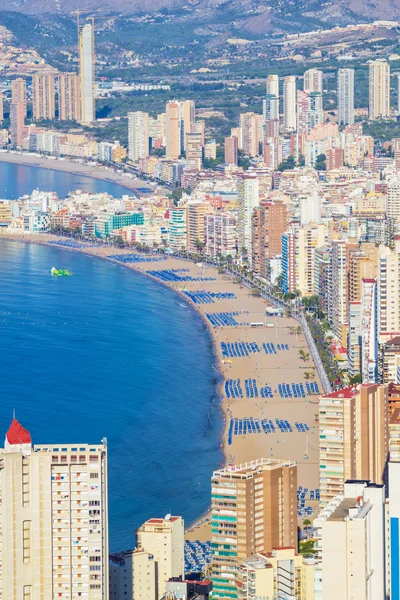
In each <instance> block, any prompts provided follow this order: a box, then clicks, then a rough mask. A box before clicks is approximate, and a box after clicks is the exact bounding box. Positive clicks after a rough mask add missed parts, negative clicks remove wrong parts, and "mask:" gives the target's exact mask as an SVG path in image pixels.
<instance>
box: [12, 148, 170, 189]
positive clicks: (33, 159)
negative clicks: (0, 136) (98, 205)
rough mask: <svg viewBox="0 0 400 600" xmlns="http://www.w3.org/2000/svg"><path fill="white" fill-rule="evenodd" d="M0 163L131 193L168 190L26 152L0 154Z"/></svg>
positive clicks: (102, 169)
mask: <svg viewBox="0 0 400 600" xmlns="http://www.w3.org/2000/svg"><path fill="white" fill-rule="evenodd" d="M0 162H7V163H13V164H18V165H25V166H28V167H40V168H41V169H51V170H53V171H65V172H66V173H73V174H74V175H82V176H85V177H91V178H92V179H100V180H102V181H109V182H111V183H117V184H119V185H121V186H124V187H126V188H128V189H130V190H132V191H136V192H137V191H138V190H142V191H143V190H144V189H147V190H148V192H149V193H153V192H155V191H157V192H158V193H160V194H168V193H170V190H168V189H167V188H165V187H162V186H151V185H150V184H149V183H148V182H146V181H143V180H142V179H139V178H138V177H131V176H129V175H127V174H125V173H117V172H116V171H114V170H113V169H110V168H108V167H105V166H94V165H90V164H88V163H84V162H75V161H73V160H69V159H63V160H60V159H58V160H55V159H54V158H49V157H46V156H35V155H32V154H28V153H27V152H0Z"/></svg>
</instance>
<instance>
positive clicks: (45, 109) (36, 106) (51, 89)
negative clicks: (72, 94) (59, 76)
mask: <svg viewBox="0 0 400 600" xmlns="http://www.w3.org/2000/svg"><path fill="white" fill-rule="evenodd" d="M32 107H33V110H32V112H33V118H34V119H35V120H37V121H40V120H42V119H48V120H52V119H55V117H56V102H55V86H54V74H53V73H36V74H35V75H33V76H32Z"/></svg>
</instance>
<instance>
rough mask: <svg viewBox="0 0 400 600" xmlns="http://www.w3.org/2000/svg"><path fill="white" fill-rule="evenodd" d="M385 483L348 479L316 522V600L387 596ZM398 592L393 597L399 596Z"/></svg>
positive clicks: (381, 598) (372, 599) (364, 599)
mask: <svg viewBox="0 0 400 600" xmlns="http://www.w3.org/2000/svg"><path fill="white" fill-rule="evenodd" d="M384 515H385V487H384V486H383V485H376V484H374V483H370V482H369V481H365V480H360V481H357V480H353V481H348V482H346V483H345V485H344V488H343V492H342V494H341V495H338V496H336V497H335V498H333V499H332V500H331V501H330V502H329V504H328V505H327V506H326V507H325V508H324V509H323V510H322V511H321V512H320V514H319V515H318V517H317V519H315V520H314V522H313V527H314V535H315V537H316V538H317V545H316V549H317V555H316V565H315V600H338V599H339V598H340V600H385V599H386V598H387V596H386V593H385V591H386V582H385V533H386V531H385V518H384ZM393 597H394V596H391V598H393Z"/></svg>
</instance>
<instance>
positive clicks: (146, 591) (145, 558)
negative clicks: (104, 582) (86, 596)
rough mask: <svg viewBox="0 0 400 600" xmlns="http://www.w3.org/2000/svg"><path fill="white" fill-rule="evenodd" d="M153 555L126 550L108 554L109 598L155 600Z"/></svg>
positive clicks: (111, 599) (114, 599)
mask: <svg viewBox="0 0 400 600" xmlns="http://www.w3.org/2000/svg"><path fill="white" fill-rule="evenodd" d="M155 566H156V563H155V560H154V556H153V555H152V554H150V553H149V552H145V551H144V550H138V549H136V550H128V551H127V552H122V553H121V554H112V555H111V556H110V600H156V571H155Z"/></svg>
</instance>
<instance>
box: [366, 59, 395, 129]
mask: <svg viewBox="0 0 400 600" xmlns="http://www.w3.org/2000/svg"><path fill="white" fill-rule="evenodd" d="M389 116H390V66H389V63H387V62H386V60H382V59H378V60H374V61H372V62H370V63H369V118H370V119H379V118H383V119H386V118H387V117H389Z"/></svg>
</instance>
